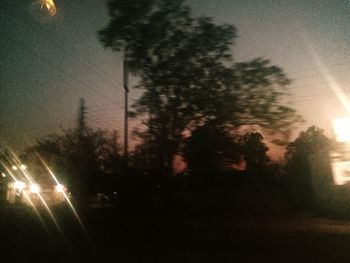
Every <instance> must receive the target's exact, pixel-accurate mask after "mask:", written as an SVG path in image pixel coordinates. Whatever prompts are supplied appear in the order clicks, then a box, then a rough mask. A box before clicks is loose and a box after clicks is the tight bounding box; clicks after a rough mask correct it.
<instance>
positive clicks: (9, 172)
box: [1, 162, 49, 233]
mask: <svg viewBox="0 0 350 263" xmlns="http://www.w3.org/2000/svg"><path fill="white" fill-rule="evenodd" d="M1 164H2V166H3V167H4V168H5V170H6V171H7V172H8V174H9V175H10V177H11V178H12V180H13V181H14V182H18V180H17V178H16V177H15V176H14V175H13V174H12V172H11V170H10V169H9V168H8V167H7V166H6V165H5V164H4V163H3V162H1ZM22 193H23V196H24V198H25V199H26V200H27V201H28V203H29V205H30V206H31V207H32V208H33V210H34V212H35V214H36V215H37V217H38V218H39V221H40V222H41V223H42V225H43V227H44V228H45V230H46V232H47V233H48V232H49V230H48V228H47V226H46V224H45V222H44V220H43V218H42V216H41V215H40V213H39V211H38V209H37V208H36V207H35V204H34V203H33V202H32V200H31V199H30V196H29V195H28V194H27V193H26V192H25V191H23V192H22Z"/></svg>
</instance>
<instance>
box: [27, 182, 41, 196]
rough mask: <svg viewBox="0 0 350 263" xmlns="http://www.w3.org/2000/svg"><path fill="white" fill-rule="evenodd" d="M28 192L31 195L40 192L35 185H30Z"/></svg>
mask: <svg viewBox="0 0 350 263" xmlns="http://www.w3.org/2000/svg"><path fill="white" fill-rule="evenodd" d="M29 190H30V192H31V193H33V194H37V193H39V191H40V187H39V185H37V184H32V185H31V186H30V188H29Z"/></svg>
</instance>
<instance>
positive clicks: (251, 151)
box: [239, 132, 270, 171]
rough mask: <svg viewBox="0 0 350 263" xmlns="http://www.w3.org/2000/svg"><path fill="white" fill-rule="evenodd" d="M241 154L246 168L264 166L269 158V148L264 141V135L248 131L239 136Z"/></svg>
mask: <svg viewBox="0 0 350 263" xmlns="http://www.w3.org/2000/svg"><path fill="white" fill-rule="evenodd" d="M239 145H240V146H241V154H242V157H243V159H244V161H245V163H246V169H247V170H256V171H259V170H260V169H262V168H264V167H266V166H267V165H268V164H269V162H270V158H269V157H268V156H267V151H268V150H269V148H268V147H267V146H266V144H265V143H264V137H263V136H262V134H261V133H259V132H250V133H247V134H245V135H243V136H241V137H240V139H239Z"/></svg>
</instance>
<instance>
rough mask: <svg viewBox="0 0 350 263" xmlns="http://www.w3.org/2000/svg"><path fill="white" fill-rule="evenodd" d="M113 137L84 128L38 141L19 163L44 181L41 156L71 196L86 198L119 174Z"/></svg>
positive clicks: (116, 146) (100, 189) (119, 160)
mask: <svg viewBox="0 0 350 263" xmlns="http://www.w3.org/2000/svg"><path fill="white" fill-rule="evenodd" d="M116 139H117V138H116V135H115V134H111V133H108V132H106V131H103V130H97V131H95V130H92V129H90V128H86V129H85V131H84V133H82V132H80V131H79V130H78V129H75V130H67V131H64V133H63V134H62V135H57V134H53V135H49V136H46V137H44V138H42V139H39V140H37V143H36V144H35V145H34V146H32V147H30V148H28V149H26V151H25V153H24V154H23V156H22V159H23V160H24V161H25V162H26V163H28V165H29V166H30V169H31V170H33V172H34V174H35V175H37V176H39V177H40V175H41V176H42V177H45V178H49V177H48V176H47V174H48V172H47V171H46V170H45V168H44V166H43V165H42V163H41V161H40V158H38V156H40V157H41V158H42V159H43V160H44V161H45V162H47V164H48V165H49V167H50V168H51V169H52V170H53V171H54V173H55V174H56V175H57V176H58V178H60V179H61V180H62V181H63V182H64V183H67V184H68V185H69V186H70V187H71V190H72V192H73V193H75V194H77V195H87V194H89V193H92V192H98V191H103V190H105V189H104V188H105V187H106V185H107V184H108V183H110V182H111V179H112V176H113V175H117V174H120V169H121V168H120V167H121V157H120V154H119V146H118V145H117V141H116Z"/></svg>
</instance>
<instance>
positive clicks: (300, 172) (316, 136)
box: [285, 126, 332, 208]
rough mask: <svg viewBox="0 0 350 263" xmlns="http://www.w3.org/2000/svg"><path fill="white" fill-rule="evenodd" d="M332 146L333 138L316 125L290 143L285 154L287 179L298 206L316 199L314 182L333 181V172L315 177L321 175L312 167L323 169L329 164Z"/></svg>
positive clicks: (306, 205) (308, 203) (310, 203)
mask: <svg viewBox="0 0 350 263" xmlns="http://www.w3.org/2000/svg"><path fill="white" fill-rule="evenodd" d="M331 146H332V143H331V140H330V139H328V138H327V137H326V136H325V135H324V134H323V130H322V129H320V128H317V127H315V126H312V127H309V128H308V129H307V130H306V131H303V132H301V133H300V134H299V136H298V138H296V139H295V140H294V141H293V142H291V143H290V144H288V146H287V152H286V154H285V159H286V166H285V167H286V173H287V174H286V176H287V178H286V179H287V184H288V188H289V189H290V191H291V194H292V196H293V200H294V202H295V205H297V206H298V207H304V208H305V207H310V205H312V204H313V202H314V201H315V200H314V190H315V189H313V188H314V187H315V186H316V185H315V184H314V183H313V182H315V181H317V182H322V181H323V182H324V183H329V182H330V181H331V174H328V177H326V178H313V177H314V176H320V175H318V174H317V173H315V172H314V171H313V167H312V166H315V165H319V166H321V169H322V167H326V166H325V164H326V165H327V164H329V151H330V149H331ZM312 164H313V165H312ZM323 169H324V168H323ZM315 179H316V180H315ZM319 187H322V185H319Z"/></svg>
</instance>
